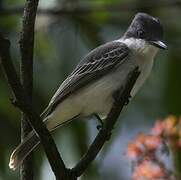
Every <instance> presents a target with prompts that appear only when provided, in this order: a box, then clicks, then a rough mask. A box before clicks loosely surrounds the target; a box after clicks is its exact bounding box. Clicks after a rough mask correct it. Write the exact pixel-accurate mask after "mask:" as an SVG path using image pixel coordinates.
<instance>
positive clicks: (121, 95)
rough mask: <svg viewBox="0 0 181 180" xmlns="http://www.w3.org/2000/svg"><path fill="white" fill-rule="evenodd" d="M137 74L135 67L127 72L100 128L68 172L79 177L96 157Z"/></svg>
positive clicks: (109, 134) (109, 133)
mask: <svg viewBox="0 0 181 180" xmlns="http://www.w3.org/2000/svg"><path fill="white" fill-rule="evenodd" d="M139 74H140V73H139V72H138V69H137V68H135V69H134V70H131V69H130V73H129V74H128V76H127V79H126V81H125V86H123V87H121V89H120V90H119V91H118V92H116V94H115V96H116V98H115V102H114V105H113V107H112V109H111V111H110V113H109V114H108V116H107V118H106V120H105V123H104V125H103V127H102V129H101V130H100V131H99V133H98V135H97V136H96V138H95V140H94V141H93V143H92V144H91V145H90V147H89V149H88V150H87V152H86V154H85V155H84V156H83V157H82V159H81V160H80V161H79V162H78V163H77V165H76V166H75V167H74V168H72V169H71V170H70V172H71V173H72V174H74V176H76V177H79V176H81V175H82V174H83V173H84V171H85V170H86V169H87V168H88V166H89V165H90V163H91V162H92V161H93V160H94V159H95V158H96V156H97V154H98V153H99V151H100V150H101V148H102V147H103V145H104V144H105V142H106V141H107V140H109V138H110V136H111V132H112V130H113V128H114V125H115V123H116V121H117V119H118V117H119V114H120V112H121V111H122V109H123V107H124V105H125V103H126V101H128V100H129V96H130V92H131V89H132V88H133V86H134V84H135V82H136V80H137V78H138V76H139Z"/></svg>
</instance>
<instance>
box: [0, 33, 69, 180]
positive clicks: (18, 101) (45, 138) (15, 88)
mask: <svg viewBox="0 0 181 180" xmlns="http://www.w3.org/2000/svg"><path fill="white" fill-rule="evenodd" d="M9 48H10V42H9V41H8V40H6V39H4V38H3V37H2V35H1V34H0V57H1V63H2V66H3V70H4V73H5V75H6V77H7V80H8V83H9V85H10V87H11V89H12V93H13V95H14V101H13V104H14V105H15V106H17V107H19V109H20V110H21V111H22V112H23V113H25V114H26V116H27V117H28V121H29V123H30V124H31V126H32V128H33V129H34V130H35V132H36V133H37V135H38V136H39V138H40V141H41V144H42V145H43V148H44V150H45V153H46V155H47V158H48V160H49V163H50V165H51V168H52V170H53V172H54V174H55V177H56V179H57V180H65V179H66V180H67V179H68V178H67V174H68V173H67V169H66V167H65V165H64V162H63V160H62V158H61V157H60V154H59V152H58V150H57V148H56V145H55V143H54V141H53V139H52V137H51V135H50V133H49V131H48V130H47V128H46V127H45V125H44V123H43V122H42V120H41V118H40V116H39V115H38V114H37V113H36V112H35V111H34V109H33V107H32V104H30V103H29V102H30V101H29V98H28V95H27V93H26V91H24V89H23V87H22V85H21V83H20V80H19V78H18V76H17V73H16V71H15V68H14V66H13V63H12V61H11V56H10V50H9Z"/></svg>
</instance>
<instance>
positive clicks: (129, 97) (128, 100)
mask: <svg viewBox="0 0 181 180" xmlns="http://www.w3.org/2000/svg"><path fill="white" fill-rule="evenodd" d="M130 99H131V95H129V96H128V98H127V99H126V101H125V103H124V105H125V106H126V105H128V104H129V102H130Z"/></svg>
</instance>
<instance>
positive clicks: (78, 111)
mask: <svg viewBox="0 0 181 180" xmlns="http://www.w3.org/2000/svg"><path fill="white" fill-rule="evenodd" d="M159 49H167V46H166V44H165V43H164V41H163V26H162V24H161V22H160V20H159V19H158V18H155V17H153V16H151V15H149V14H146V13H143V12H139V13H137V14H136V15H135V16H134V18H133V20H132V22H131V23H130V25H129V27H128V28H127V30H126V32H125V33H124V34H123V35H122V37H120V38H118V39H116V40H113V41H110V42H107V43H105V44H103V45H100V46H98V47H97V48H95V49H93V50H92V51H90V52H89V53H88V54H87V55H86V56H85V57H84V58H83V59H82V60H81V61H80V62H79V63H78V65H77V66H76V67H75V69H74V70H73V71H72V73H70V74H69V75H68V77H67V78H66V79H65V80H64V81H63V83H62V84H61V85H60V87H59V88H58V90H57V91H56V92H55V94H54V95H53V97H52V99H51V100H50V102H49V104H48V106H47V108H46V109H45V110H44V112H43V113H42V114H41V118H42V120H43V122H44V123H45V125H46V127H47V129H48V130H49V131H50V132H51V131H53V130H55V129H57V128H58V127H60V126H62V125H64V124H65V123H68V122H70V121H73V120H75V119H76V118H86V117H92V116H96V117H97V118H98V119H100V120H103V121H104V119H105V118H106V116H107V115H108V113H109V111H110V110H111V108H112V106H113V103H114V98H113V94H114V93H115V92H116V91H117V90H118V89H119V88H120V87H122V85H123V83H124V81H125V79H126V77H127V75H128V73H129V71H130V68H132V67H133V68H134V67H138V68H139V71H140V75H139V77H138V79H137V80H136V83H135V84H134V86H133V89H132V90H131V93H130V95H131V97H134V96H135V94H136V93H137V92H138V90H139V89H140V87H141V86H142V85H143V83H144V82H145V80H146V79H147V78H148V76H149V74H150V72H151V70H152V67H153V64H154V59H155V56H156V54H157V53H158V51H159ZM39 143H40V140H39V138H38V136H37V135H36V133H35V132H34V131H33V130H32V132H30V133H29V134H28V135H27V137H25V139H24V141H23V142H21V144H20V145H18V146H17V148H16V149H15V150H14V151H13V152H12V154H11V156H10V161H9V167H10V168H11V169H13V170H15V169H16V168H17V167H19V166H20V165H21V163H22V161H23V160H24V159H25V158H26V156H27V155H28V154H30V153H31V151H33V150H34V148H35V147H36V146H37V145H38V144H39Z"/></svg>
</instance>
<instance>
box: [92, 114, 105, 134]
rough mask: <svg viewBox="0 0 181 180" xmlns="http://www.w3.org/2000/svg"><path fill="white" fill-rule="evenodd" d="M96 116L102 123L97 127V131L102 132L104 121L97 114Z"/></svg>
mask: <svg viewBox="0 0 181 180" xmlns="http://www.w3.org/2000/svg"><path fill="white" fill-rule="evenodd" d="M94 116H95V117H96V119H97V120H98V122H99V123H100V124H99V125H97V130H98V131H100V130H101V129H102V127H103V124H104V123H103V121H102V119H101V118H100V117H99V116H98V115H97V114H94Z"/></svg>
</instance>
